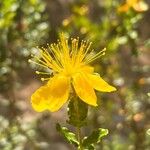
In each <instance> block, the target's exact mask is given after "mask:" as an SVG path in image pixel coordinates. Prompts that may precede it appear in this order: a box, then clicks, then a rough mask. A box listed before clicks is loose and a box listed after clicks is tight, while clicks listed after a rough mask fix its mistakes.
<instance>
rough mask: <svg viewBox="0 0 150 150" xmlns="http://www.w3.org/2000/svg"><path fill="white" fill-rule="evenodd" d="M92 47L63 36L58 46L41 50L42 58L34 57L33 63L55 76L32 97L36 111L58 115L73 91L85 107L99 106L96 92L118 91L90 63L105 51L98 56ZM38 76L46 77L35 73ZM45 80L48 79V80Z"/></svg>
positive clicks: (87, 43)
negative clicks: (87, 105)
mask: <svg viewBox="0 0 150 150" xmlns="http://www.w3.org/2000/svg"><path fill="white" fill-rule="evenodd" d="M90 46H91V43H89V42H86V41H82V42H81V43H80V44H79V38H77V39H71V47H69V46H68V39H66V38H65V37H64V35H63V34H61V35H60V41H58V43H57V44H55V43H54V44H51V45H49V46H48V49H49V52H48V49H44V48H42V49H39V50H40V56H33V59H34V60H30V61H32V62H34V63H36V64H38V65H40V66H42V67H45V68H47V69H50V70H51V72H52V74H53V76H52V77H51V78H48V82H47V84H46V85H44V86H42V87H40V88H39V89H37V90H36V91H35V92H34V93H33V95H32V96H31V103H32V106H33V108H34V109H35V110H36V111H38V112H41V111H44V110H49V111H52V112H54V111H57V110H58V109H59V108H61V107H62V105H63V104H64V103H66V101H67V100H68V99H69V94H70V93H71V91H72V90H73V89H74V91H75V92H76V94H77V95H78V96H79V98H80V99H81V100H82V101H84V102H85V103H87V104H89V105H93V106H97V97H96V95H95V92H94V89H96V90H98V91H103V92H112V91H115V90H116V88H115V87H113V86H110V85H109V84H108V83H107V82H105V81H104V80H103V79H102V78H101V77H100V76H99V75H98V74H95V73H94V68H93V67H91V66H90V65H89V63H90V62H92V61H93V60H95V59H97V58H99V57H100V56H102V55H104V53H105V49H104V50H102V51H100V52H99V53H97V54H94V52H93V51H91V50H90ZM36 73H37V74H46V73H42V72H38V71H37V72H36ZM42 80H44V78H42ZM45 80H46V79H45Z"/></svg>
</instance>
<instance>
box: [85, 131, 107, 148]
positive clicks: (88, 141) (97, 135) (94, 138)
mask: <svg viewBox="0 0 150 150" xmlns="http://www.w3.org/2000/svg"><path fill="white" fill-rule="evenodd" d="M107 134H108V129H103V128H99V129H98V130H96V131H93V132H92V134H91V135H89V136H88V137H86V138H84V139H83V146H84V147H89V146H91V145H92V144H96V143H99V142H100V141H101V139H102V137H104V136H106V135H107Z"/></svg>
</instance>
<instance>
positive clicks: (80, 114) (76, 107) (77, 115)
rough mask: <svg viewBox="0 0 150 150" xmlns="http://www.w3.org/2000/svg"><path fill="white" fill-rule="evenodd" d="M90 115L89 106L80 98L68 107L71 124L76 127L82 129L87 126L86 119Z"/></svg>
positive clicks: (70, 102)
mask: <svg viewBox="0 0 150 150" xmlns="http://www.w3.org/2000/svg"><path fill="white" fill-rule="evenodd" d="M87 113H88V106H87V104H86V103H84V102H83V101H81V100H80V99H79V98H78V97H75V99H71V100H70V101H69V105H68V116H69V120H68V121H67V122H68V123H69V124H71V125H74V126H76V127H82V126H84V125H85V124H86V117H87Z"/></svg>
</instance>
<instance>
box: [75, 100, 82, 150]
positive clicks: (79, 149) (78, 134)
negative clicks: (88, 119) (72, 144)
mask: <svg viewBox="0 0 150 150" xmlns="http://www.w3.org/2000/svg"><path fill="white" fill-rule="evenodd" d="M74 105H75V109H76V113H77V118H80V113H79V104H78V99H75V102H74ZM76 136H77V139H78V141H79V147H78V150H83V147H82V137H81V127H79V126H78V127H76Z"/></svg>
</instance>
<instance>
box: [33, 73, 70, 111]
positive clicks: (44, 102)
mask: <svg viewBox="0 0 150 150" xmlns="http://www.w3.org/2000/svg"><path fill="white" fill-rule="evenodd" d="M68 96H69V79H68V78H67V77H65V76H62V75H56V76H54V77H53V78H52V79H51V80H50V81H49V82H48V84H47V85H45V86H42V87H41V88H39V89H38V90H37V91H36V92H35V93H34V94H33V95H32V97H31V102H32V106H33V108H34V109H35V110H36V111H38V112H41V111H44V110H49V111H52V112H54V111H57V110H58V109H59V108H61V107H62V105H63V104H64V103H65V102H66V101H67V100H68Z"/></svg>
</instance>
